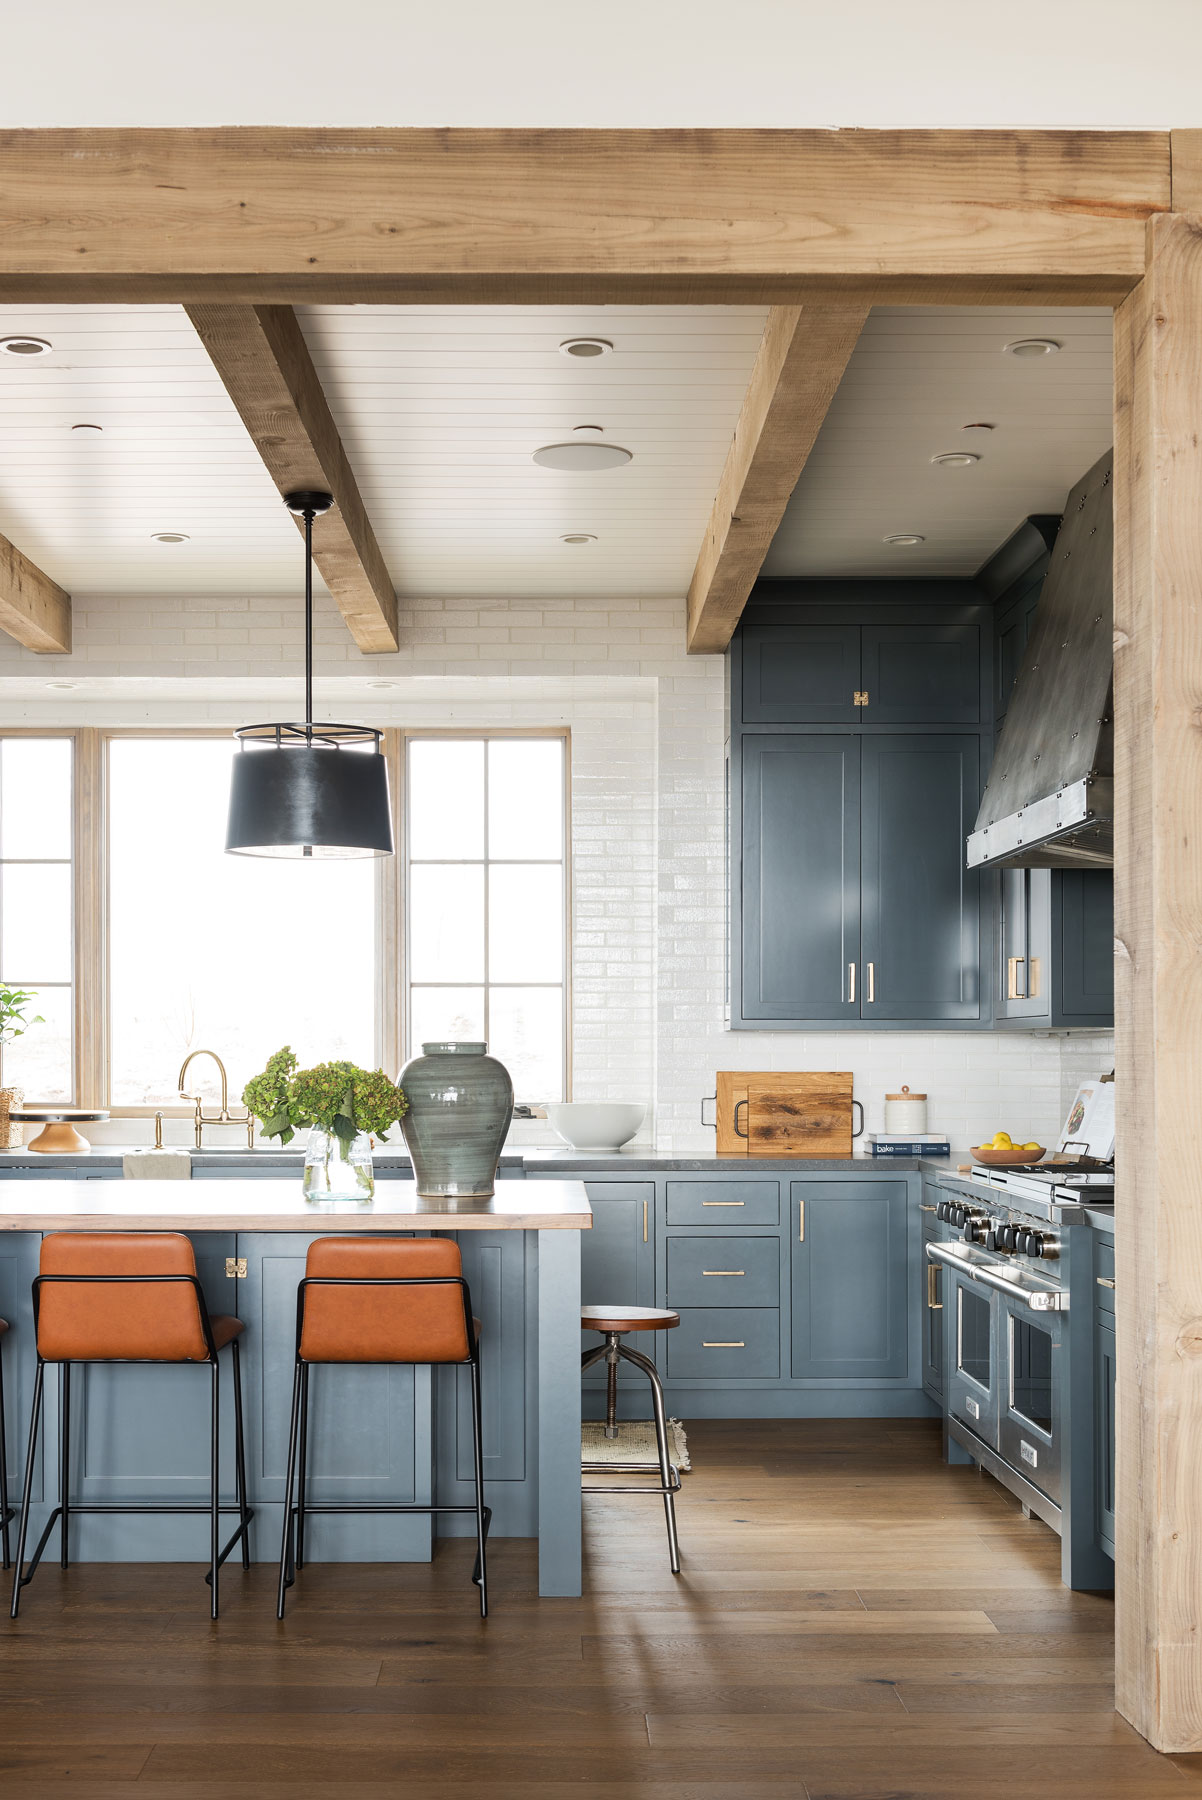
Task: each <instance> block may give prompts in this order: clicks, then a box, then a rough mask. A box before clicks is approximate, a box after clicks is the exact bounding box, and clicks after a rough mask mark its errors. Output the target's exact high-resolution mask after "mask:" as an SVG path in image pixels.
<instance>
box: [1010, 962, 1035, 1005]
mask: <svg viewBox="0 0 1202 1800" xmlns="http://www.w3.org/2000/svg"><path fill="white" fill-rule="evenodd" d="M1026 961H1027V959H1026V957H1025V956H1008V957H1007V958H1006V998H1007V1000H1029V999H1030V998H1031V996H1030V994H1027V993H1025V992H1023V991H1022V990H1020V988H1019V985H1018V971H1019V967H1020V965H1022V966H1024V967H1025V965H1026ZM1024 981H1025V978H1024Z"/></svg>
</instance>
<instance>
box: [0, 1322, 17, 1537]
mask: <svg viewBox="0 0 1202 1800" xmlns="http://www.w3.org/2000/svg"><path fill="white" fill-rule="evenodd" d="M7 1336H8V1333H7V1332H6V1331H0V1545H2V1546H3V1552H4V1558H3V1561H2V1562H0V1568H5V1569H10V1568H11V1567H12V1546H11V1544H10V1543H9V1536H8V1527H9V1521H10V1520H12V1519H15V1518H16V1516H17V1509H16V1507H15V1506H10V1505H9V1504H8V1437H7V1433H6V1429H5V1423H4V1340H5V1338H6V1337H7Z"/></svg>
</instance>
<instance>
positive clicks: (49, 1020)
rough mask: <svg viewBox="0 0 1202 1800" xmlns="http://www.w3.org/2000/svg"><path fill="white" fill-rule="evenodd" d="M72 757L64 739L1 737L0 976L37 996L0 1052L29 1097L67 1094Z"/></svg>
mask: <svg viewBox="0 0 1202 1800" xmlns="http://www.w3.org/2000/svg"><path fill="white" fill-rule="evenodd" d="M72 787H73V761H72V740H71V738H69V737H6V738H4V739H2V740H0V981H3V983H4V984H5V986H6V987H17V988H27V989H29V990H30V991H31V992H33V993H35V994H36V996H37V998H36V1002H35V1004H34V1005H33V1006H32V1008H31V1011H32V1012H33V1013H35V1014H40V1015H41V1017H42V1020H43V1023H42V1024H40V1025H33V1026H31V1027H30V1029H29V1030H28V1031H27V1032H26V1033H25V1034H24V1035H23V1036H22V1037H19V1038H18V1039H16V1041H15V1042H14V1043H13V1044H11V1045H9V1046H7V1047H6V1048H5V1049H4V1051H3V1070H2V1071H0V1073H2V1075H3V1079H4V1081H5V1082H6V1083H8V1084H9V1085H11V1086H15V1087H20V1088H22V1089H23V1090H24V1092H25V1098H26V1100H27V1101H29V1102H31V1103H32V1102H33V1101H35V1100H45V1101H54V1100H60V1101H65V1102H67V1103H70V1102H71V1101H73V1100H74V1097H75V1055H74V1045H75V1007H74V992H73V990H74V966H73V965H74V954H73V912H74V906H73V880H72V870H73V866H74V863H73V855H72V851H73V839H74V829H73V804H72Z"/></svg>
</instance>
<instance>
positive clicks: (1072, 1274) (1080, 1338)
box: [926, 1163, 1114, 1587]
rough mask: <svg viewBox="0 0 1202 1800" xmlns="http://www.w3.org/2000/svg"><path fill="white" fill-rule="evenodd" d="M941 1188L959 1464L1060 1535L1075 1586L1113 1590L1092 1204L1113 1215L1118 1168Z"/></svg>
mask: <svg viewBox="0 0 1202 1800" xmlns="http://www.w3.org/2000/svg"><path fill="white" fill-rule="evenodd" d="M940 1189H941V1196H940V1199H939V1201H938V1205H937V1207H936V1214H937V1217H938V1220H939V1222H940V1225H941V1227H942V1228H943V1229H942V1230H941V1232H940V1234H939V1236H938V1237H937V1238H936V1239H935V1240H933V1241H931V1242H928V1244H927V1246H926V1254H927V1257H928V1259H929V1261H930V1263H931V1264H932V1265H933V1266H934V1267H935V1268H937V1269H939V1270H940V1272H941V1277H942V1279H941V1281H940V1284H939V1285H940V1289H941V1295H942V1299H941V1305H942V1309H943V1327H944V1363H943V1366H944V1370H945V1390H944V1409H945V1414H944V1428H945V1439H944V1441H945V1452H946V1454H947V1457H948V1460H949V1461H952V1462H964V1461H968V1460H971V1461H973V1462H975V1463H977V1464H978V1465H979V1466H980V1467H982V1468H983V1469H985V1470H987V1471H988V1472H989V1473H990V1474H991V1475H993V1476H994V1477H995V1478H996V1479H997V1480H998V1481H1000V1482H1002V1483H1003V1485H1004V1486H1006V1487H1008V1488H1009V1489H1010V1490H1011V1492H1012V1493H1014V1494H1015V1495H1017V1497H1018V1499H1019V1500H1020V1501H1021V1502H1022V1504H1023V1506H1024V1508H1025V1509H1026V1510H1027V1511H1028V1512H1030V1513H1035V1514H1036V1515H1037V1516H1038V1517H1039V1518H1041V1519H1043V1520H1045V1522H1046V1523H1047V1524H1049V1525H1051V1526H1052V1527H1053V1528H1054V1529H1055V1530H1057V1531H1059V1532H1060V1533H1061V1536H1062V1538H1063V1539H1064V1540H1065V1564H1066V1570H1068V1571H1069V1572H1066V1575H1065V1579H1066V1580H1067V1581H1068V1582H1069V1585H1070V1586H1073V1587H1099V1586H1105V1585H1108V1582H1109V1581H1110V1580H1112V1578H1113V1577H1112V1574H1111V1573H1110V1572H1109V1571H1108V1569H1107V1567H1106V1565H1107V1563H1108V1559H1106V1558H1105V1557H1104V1556H1103V1555H1102V1553H1101V1552H1099V1551H1098V1550H1097V1549H1096V1545H1095V1543H1094V1537H1095V1533H1094V1520H1093V1437H1092V1433H1093V1429H1094V1408H1093V1388H1092V1380H1093V1343H1092V1325H1091V1315H1090V1301H1091V1296H1092V1286H1093V1232H1092V1230H1091V1228H1090V1226H1089V1223H1088V1220H1087V1218H1086V1208H1087V1207H1088V1208H1089V1209H1090V1210H1091V1211H1092V1210H1095V1209H1096V1210H1098V1211H1102V1210H1104V1209H1108V1208H1112V1207H1113V1202H1114V1174H1113V1170H1108V1169H1106V1168H1101V1167H1099V1166H1098V1165H1096V1164H1093V1163H1089V1164H1062V1165H1058V1166H1055V1167H1048V1166H1042V1167H1038V1168H1036V1167H1032V1168H1022V1169H1004V1170H1003V1169H991V1168H986V1167H984V1166H980V1165H978V1166H974V1167H973V1168H972V1170H971V1172H970V1173H969V1174H967V1175H965V1176H963V1177H960V1178H959V1179H957V1180H956V1181H955V1182H954V1183H953V1182H951V1181H947V1182H943V1181H941V1183H940ZM932 1279H935V1278H934V1277H932ZM1078 1280H1079V1283H1080V1296H1081V1298H1080V1304H1079V1306H1078V1308H1077V1309H1076V1311H1074V1306H1073V1290H1074V1286H1075V1285H1076V1284H1077V1282H1078ZM1099 1559H1100V1560H1099Z"/></svg>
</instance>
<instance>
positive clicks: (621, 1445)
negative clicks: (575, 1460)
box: [580, 1419, 692, 1475]
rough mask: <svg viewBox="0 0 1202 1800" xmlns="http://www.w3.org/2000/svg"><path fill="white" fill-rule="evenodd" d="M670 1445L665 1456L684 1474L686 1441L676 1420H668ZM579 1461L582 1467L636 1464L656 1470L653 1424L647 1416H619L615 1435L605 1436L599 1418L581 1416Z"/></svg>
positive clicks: (657, 1467)
mask: <svg viewBox="0 0 1202 1800" xmlns="http://www.w3.org/2000/svg"><path fill="white" fill-rule="evenodd" d="M668 1431H669V1433H670V1442H671V1448H670V1450H669V1452H668V1454H669V1459H670V1461H672V1462H673V1463H674V1464H675V1465H676V1467H677V1468H678V1469H679V1470H680V1472H681V1474H687V1473H688V1471H689V1469H690V1468H691V1467H692V1464H691V1463H690V1461H689V1440H688V1438H687V1437H686V1436H685V1430H684V1426H683V1425H682V1424H681V1422H680V1420H679V1419H669V1420H668ZM580 1461H581V1465H582V1467H585V1468H594V1469H596V1468H605V1467H607V1466H608V1465H610V1464H613V1463H619V1464H621V1463H638V1464H641V1465H642V1466H644V1467H645V1468H646V1469H647V1472H648V1474H654V1475H657V1474H658V1473H659V1451H658V1450H657V1449H656V1447H655V1426H654V1424H653V1422H652V1421H651V1420H650V1419H619V1420H618V1435H617V1437H616V1438H607V1437H606V1435H605V1422H604V1420H603V1419H585V1421H584V1423H583V1424H582V1425H581V1427H580Z"/></svg>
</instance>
